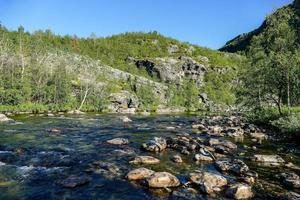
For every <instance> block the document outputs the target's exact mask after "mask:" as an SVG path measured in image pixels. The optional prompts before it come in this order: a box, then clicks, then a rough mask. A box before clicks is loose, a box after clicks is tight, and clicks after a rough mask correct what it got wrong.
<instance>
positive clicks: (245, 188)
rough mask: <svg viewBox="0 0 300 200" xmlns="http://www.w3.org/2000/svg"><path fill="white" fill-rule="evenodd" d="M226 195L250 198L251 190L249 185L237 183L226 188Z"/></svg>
mask: <svg viewBox="0 0 300 200" xmlns="http://www.w3.org/2000/svg"><path fill="white" fill-rule="evenodd" d="M226 196H228V197H230V198H233V199H250V198H252V197H253V192H252V188H251V186H249V185H246V184H241V183H237V184H234V185H232V186H230V187H229V188H228V189H227V191H226Z"/></svg>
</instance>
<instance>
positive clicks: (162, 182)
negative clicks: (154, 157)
mask: <svg viewBox="0 0 300 200" xmlns="http://www.w3.org/2000/svg"><path fill="white" fill-rule="evenodd" d="M146 184H147V185H148V186H149V187H150V188H167V187H178V186H179V185H180V181H179V180H178V178H176V176H174V175H172V174H170V173H168V172H156V173H154V174H152V175H151V176H150V177H148V178H147V179H146Z"/></svg>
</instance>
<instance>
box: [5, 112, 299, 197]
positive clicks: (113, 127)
mask: <svg viewBox="0 0 300 200" xmlns="http://www.w3.org/2000/svg"><path fill="white" fill-rule="evenodd" d="M130 118H131V119H132V120H133V122H132V123H130V124H128V125H124V123H123V122H122V121H121V120H120V119H119V116H117V115H108V114H106V115H104V114H103V115H102V114H101V115H98V114H87V115H84V116H72V115H71V116H58V117H41V116H32V115H26V116H19V117H16V118H15V120H16V121H17V123H13V124H9V125H0V199H1V200H3V199H28V200H29V199H30V200H34V199H43V200H45V199H123V200H125V199H130V200H131V199H184V198H186V199H191V198H195V199H213V197H206V196H205V195H203V194H201V193H198V194H193V195H190V194H189V192H187V191H185V190H184V189H182V188H177V189H174V190H175V191H176V193H175V192H173V193H170V191H169V192H168V191H167V190H165V189H164V190H150V189H148V188H147V187H145V186H142V185H141V184H139V183H136V182H129V181H127V180H126V179H125V178H124V176H125V174H126V173H127V172H128V171H130V170H131V169H134V168H136V167H137V166H133V165H131V164H129V161H130V160H131V159H132V158H134V157H135V156H137V155H152V156H155V157H157V158H159V159H160V160H161V163H160V164H158V165H152V166H146V167H147V168H150V169H153V170H154V171H168V172H170V173H172V174H174V175H176V176H177V177H178V178H179V179H180V180H181V181H182V182H184V181H185V177H186V175H187V174H188V173H189V172H192V171H193V170H196V169H198V170H199V169H201V170H206V171H215V172H216V173H219V172H217V170H216V169H215V168H214V165H213V163H198V164H196V163H195V162H194V161H193V159H192V157H191V156H184V155H182V157H183V160H184V163H182V164H178V163H173V162H172V161H171V160H170V157H171V156H172V155H174V154H177V153H176V152H174V151H173V150H169V149H168V150H167V151H164V152H162V153H159V154H152V153H149V152H145V151H143V150H141V149H140V146H141V144H142V143H143V142H145V141H147V140H148V139H150V138H151V137H153V136H160V137H168V136H175V135H176V134H178V133H190V134H194V133H193V131H192V129H191V124H192V123H193V122H196V121H197V120H198V119H199V116H190V115H172V116H169V115H159V116H157V115H155V116H138V115H134V116H131V117H130ZM170 126H173V127H176V129H175V130H168V128H166V127H170ZM52 128H56V129H60V130H62V132H61V133H60V134H55V133H51V132H49V131H48V130H49V129H52ZM116 137H122V138H128V139H129V141H130V144H129V145H123V146H116V145H108V144H106V143H105V141H106V140H108V139H112V138H116ZM237 143H238V144H239V146H243V145H244V144H247V145H249V146H251V142H250V141H249V140H247V139H245V140H243V141H237ZM293 150H294V151H293ZM296 150H297V146H296V147H293V146H292V145H289V144H284V143H280V145H279V142H278V144H276V143H274V142H264V143H263V144H261V145H258V146H257V150H256V152H255V153H267V154H278V152H281V153H283V154H281V156H282V157H283V158H284V159H285V160H287V161H290V160H292V161H293V163H294V164H296V165H299V164H300V162H299V160H300V159H299V152H297V151H296ZM253 153H254V151H250V150H249V151H248V152H246V155H245V156H249V155H252V154H253ZM241 158H242V157H241ZM94 161H102V162H106V163H110V164H113V165H114V166H116V167H117V168H119V169H117V170H116V172H114V171H113V170H108V171H106V172H105V171H101V170H98V171H91V170H90V164H91V163H92V162H94ZM247 164H248V165H249V166H250V168H251V169H253V170H256V171H257V172H258V173H259V175H260V180H261V181H262V182H261V183H262V184H264V182H268V183H270V184H271V186H270V189H269V191H262V190H261V189H260V188H259V187H258V186H255V187H254V188H255V192H256V197H257V198H262V199H263V198H264V195H265V193H266V192H267V193H268V192H270V193H272V192H275V190H276V191H277V190H278V191H285V190H286V189H285V188H284V187H282V186H281V185H280V182H279V181H278V180H277V179H276V178H275V177H274V175H275V174H277V173H278V171H286V169H284V168H275V169H274V168H270V167H265V166H257V165H255V164H253V163H250V162H247ZM293 171H294V172H296V173H298V174H299V170H293ZM70 175H77V176H83V175H84V176H89V177H90V182H89V183H88V184H86V185H83V186H81V187H76V188H73V189H68V188H63V187H62V186H60V185H59V184H57V182H58V181H60V180H62V179H65V178H67V177H68V176H70ZM227 178H228V179H232V180H234V179H235V177H233V176H230V175H227ZM295 191H296V192H299V191H297V190H295ZM215 198H217V199H219V198H221V197H220V196H216V197H215Z"/></svg>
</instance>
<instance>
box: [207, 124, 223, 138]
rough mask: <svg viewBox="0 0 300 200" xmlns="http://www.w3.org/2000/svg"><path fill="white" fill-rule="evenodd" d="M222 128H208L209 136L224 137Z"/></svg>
mask: <svg viewBox="0 0 300 200" xmlns="http://www.w3.org/2000/svg"><path fill="white" fill-rule="evenodd" d="M222 130H223V129H222V127H221V126H218V125H216V126H209V127H208V134H209V135H214V136H223V135H224V134H223V133H222Z"/></svg>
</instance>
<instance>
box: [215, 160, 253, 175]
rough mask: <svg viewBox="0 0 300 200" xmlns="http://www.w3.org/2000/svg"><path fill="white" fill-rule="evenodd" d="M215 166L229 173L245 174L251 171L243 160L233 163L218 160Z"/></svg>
mask: <svg viewBox="0 0 300 200" xmlns="http://www.w3.org/2000/svg"><path fill="white" fill-rule="evenodd" d="M215 166H216V168H217V169H219V170H220V171H229V172H232V173H235V174H244V173H246V172H248V171H249V167H248V166H247V165H246V164H245V163H244V162H243V161H241V160H238V159H234V160H233V161H228V160H218V161H216V162H215Z"/></svg>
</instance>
